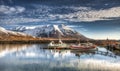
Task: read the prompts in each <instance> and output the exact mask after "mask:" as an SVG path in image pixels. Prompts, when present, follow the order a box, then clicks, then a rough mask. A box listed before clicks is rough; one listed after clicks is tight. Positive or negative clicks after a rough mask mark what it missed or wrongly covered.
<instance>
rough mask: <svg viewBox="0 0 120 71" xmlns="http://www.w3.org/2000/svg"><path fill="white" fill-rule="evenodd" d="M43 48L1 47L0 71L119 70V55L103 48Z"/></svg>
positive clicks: (34, 45)
mask: <svg viewBox="0 0 120 71" xmlns="http://www.w3.org/2000/svg"><path fill="white" fill-rule="evenodd" d="M46 46H47V44H33V45H27V44H26V45H25V44H24V45H22V44H11V45H10V44H4V45H3V44H2V45H0V71H120V56H119V55H116V54H115V53H114V52H111V51H109V50H107V49H105V48H103V47H98V51H94V52H80V51H73V50H47V49H41V48H43V47H46ZM118 54H119V53H118Z"/></svg>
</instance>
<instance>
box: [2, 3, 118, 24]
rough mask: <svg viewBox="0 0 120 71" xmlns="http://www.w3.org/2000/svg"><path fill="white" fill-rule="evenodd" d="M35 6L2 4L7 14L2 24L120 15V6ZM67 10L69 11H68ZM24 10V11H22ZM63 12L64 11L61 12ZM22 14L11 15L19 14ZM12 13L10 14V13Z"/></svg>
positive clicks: (52, 21) (111, 17)
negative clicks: (96, 8) (104, 7)
mask: <svg viewBox="0 0 120 71" xmlns="http://www.w3.org/2000/svg"><path fill="white" fill-rule="evenodd" d="M32 6H33V7H34V8H30V9H29V8H28V9H26V8H24V7H21V6H14V7H10V6H5V5H0V14H5V15H7V16H3V17H4V19H2V18H1V19H0V22H1V23H2V24H12V23H13V24H15V23H16V24H17V23H28V22H41V21H42V22H48V21H49V22H50V23H67V22H91V21H98V20H112V19H113V17H120V7H113V8H109V9H108V8H107V9H100V10H95V9H92V8H91V7H82V6H78V7H77V6H61V7H58V6H55V7H53V6H47V5H32ZM66 11H67V12H66ZM22 12H24V13H22ZM61 12H62V13H61ZM18 13H21V14H20V15H14V16H13V15H11V14H18ZM9 14H10V15H9Z"/></svg>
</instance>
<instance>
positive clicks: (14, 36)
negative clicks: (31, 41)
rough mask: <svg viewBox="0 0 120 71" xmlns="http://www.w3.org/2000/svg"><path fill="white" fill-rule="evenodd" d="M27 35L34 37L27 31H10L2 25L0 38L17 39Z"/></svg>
mask: <svg viewBox="0 0 120 71" xmlns="http://www.w3.org/2000/svg"><path fill="white" fill-rule="evenodd" d="M27 37H31V38H32V36H29V35H27V34H25V33H22V32H15V31H9V30H6V29H5V28H3V27H0V40H14V39H15V40H17V39H22V38H27Z"/></svg>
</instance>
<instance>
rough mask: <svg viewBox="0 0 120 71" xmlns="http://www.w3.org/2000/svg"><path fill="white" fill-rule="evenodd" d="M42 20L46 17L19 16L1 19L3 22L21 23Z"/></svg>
mask: <svg viewBox="0 0 120 71" xmlns="http://www.w3.org/2000/svg"><path fill="white" fill-rule="evenodd" d="M41 21H45V19H35V18H19V17H18V18H12V19H3V20H0V22H2V24H19V23H29V22H41ZM46 21H47V20H46Z"/></svg>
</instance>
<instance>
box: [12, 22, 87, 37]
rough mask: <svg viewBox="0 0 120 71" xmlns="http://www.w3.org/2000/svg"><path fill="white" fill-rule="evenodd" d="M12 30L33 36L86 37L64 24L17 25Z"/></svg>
mask: <svg viewBox="0 0 120 71" xmlns="http://www.w3.org/2000/svg"><path fill="white" fill-rule="evenodd" d="M12 30H13V31H18V32H23V33H26V34H28V35H31V36H35V37H54V38H59V37H65V38H66V37H75V38H86V37H84V36H83V35H81V34H80V33H78V32H77V31H75V30H74V29H72V28H70V27H68V26H66V25H63V24H61V25H45V26H38V27H25V26H18V27H15V28H13V29H12Z"/></svg>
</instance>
